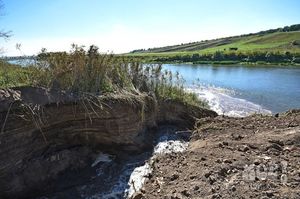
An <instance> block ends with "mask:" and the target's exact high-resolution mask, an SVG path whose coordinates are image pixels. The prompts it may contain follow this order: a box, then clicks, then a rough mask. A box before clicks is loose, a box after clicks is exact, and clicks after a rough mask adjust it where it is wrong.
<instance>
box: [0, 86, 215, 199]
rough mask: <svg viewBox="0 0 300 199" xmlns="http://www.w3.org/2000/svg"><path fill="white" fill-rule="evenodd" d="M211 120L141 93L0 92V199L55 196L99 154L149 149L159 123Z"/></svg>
mask: <svg viewBox="0 0 300 199" xmlns="http://www.w3.org/2000/svg"><path fill="white" fill-rule="evenodd" d="M216 115H217V114H216V113H215V112H213V111H210V110H206V109H202V108H199V107H194V106H189V105H186V104H183V103H180V102H177V101H168V100H167V101H157V100H156V99H155V97H153V96H151V95H147V94H142V93H136V94H132V93H123V94H122V93H121V94H110V95H107V96H91V95H85V96H81V97H79V96H76V95H74V94H72V93H65V92H62V91H54V90H47V89H44V88H33V87H22V88H14V89H5V90H0V128H1V131H0V185H1V186H0V198H33V197H36V196H39V195H41V194H46V193H48V192H50V193H51V192H52V191H60V190H57V188H56V184H57V182H59V180H58V179H60V178H61V176H62V175H65V174H67V173H68V172H69V173H70V175H71V174H72V172H73V173H74V172H81V171H82V172H84V168H87V167H88V166H90V165H91V163H92V161H93V160H95V157H96V155H97V153H98V152H99V151H102V150H103V149H105V151H108V152H109V151H112V153H115V152H116V151H126V152H135V153H137V152H142V151H144V150H147V149H149V148H151V147H152V140H153V136H154V134H153V132H155V129H156V128H157V127H158V125H159V124H169V123H170V124H171V123H173V124H175V125H176V127H178V128H179V129H187V128H192V125H193V124H194V122H195V118H202V117H215V116H216ZM72 181H74V184H76V179H74V180H72ZM68 186H73V185H71V184H70V185H68ZM61 188H63V186H61ZM65 188H66V187H65Z"/></svg>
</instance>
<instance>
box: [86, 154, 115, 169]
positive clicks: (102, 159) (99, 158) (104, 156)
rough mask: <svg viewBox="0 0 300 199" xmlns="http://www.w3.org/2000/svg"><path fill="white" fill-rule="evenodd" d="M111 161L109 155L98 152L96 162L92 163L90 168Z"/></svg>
mask: <svg viewBox="0 0 300 199" xmlns="http://www.w3.org/2000/svg"><path fill="white" fill-rule="evenodd" d="M111 161H112V157H111V155H109V154H105V153H102V152H100V153H99V154H98V156H97V158H96V160H95V161H94V163H93V164H92V165H91V167H94V166H96V165H97V164H99V163H100V162H111Z"/></svg>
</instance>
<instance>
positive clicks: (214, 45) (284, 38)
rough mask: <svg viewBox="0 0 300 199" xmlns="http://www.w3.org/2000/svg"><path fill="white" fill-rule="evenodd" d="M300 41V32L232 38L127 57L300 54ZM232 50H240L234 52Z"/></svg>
mask: <svg viewBox="0 0 300 199" xmlns="http://www.w3.org/2000/svg"><path fill="white" fill-rule="evenodd" d="M299 40H300V32H299V31H294V32H276V33H269V34H265V35H251V36H241V37H230V38H222V39H216V40H208V41H203V42H195V43H189V44H183V45H176V46H168V47H162V48H154V49H151V50H148V51H143V52H137V53H129V54H125V55H127V56H136V57H161V56H175V55H180V56H183V55H192V54H194V53H199V54H206V53H214V52H216V51H225V52H237V53H239V52H240V53H248V52H282V53H283V52H287V51H288V52H291V53H300V45H293V42H294V41H299ZM230 48H238V50H237V51H232V50H230Z"/></svg>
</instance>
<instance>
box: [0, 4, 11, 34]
mask: <svg viewBox="0 0 300 199" xmlns="http://www.w3.org/2000/svg"><path fill="white" fill-rule="evenodd" d="M3 9H4V4H3V3H2V0H0V16H2V15H3V13H2V10H3ZM10 36H11V31H5V30H3V29H0V38H4V39H8V38H9V37H10Z"/></svg>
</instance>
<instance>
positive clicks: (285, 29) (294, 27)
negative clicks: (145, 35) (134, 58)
mask: <svg viewBox="0 0 300 199" xmlns="http://www.w3.org/2000/svg"><path fill="white" fill-rule="evenodd" d="M292 31H300V24H295V25H291V26H285V27H283V28H276V29H269V30H264V31H260V32H256V33H249V34H243V35H239V36H231V37H226V38H218V39H212V40H202V41H196V42H190V43H181V44H179V45H171V46H165V47H154V48H148V49H136V50H133V51H131V52H130V53H145V52H157V51H162V52H166V50H167V51H170V52H171V51H172V50H170V49H172V48H174V47H180V46H184V45H190V44H200V43H204V42H209V41H217V40H222V39H228V40H230V39H235V38H243V37H248V36H255V35H266V34H271V33H276V32H292Z"/></svg>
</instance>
